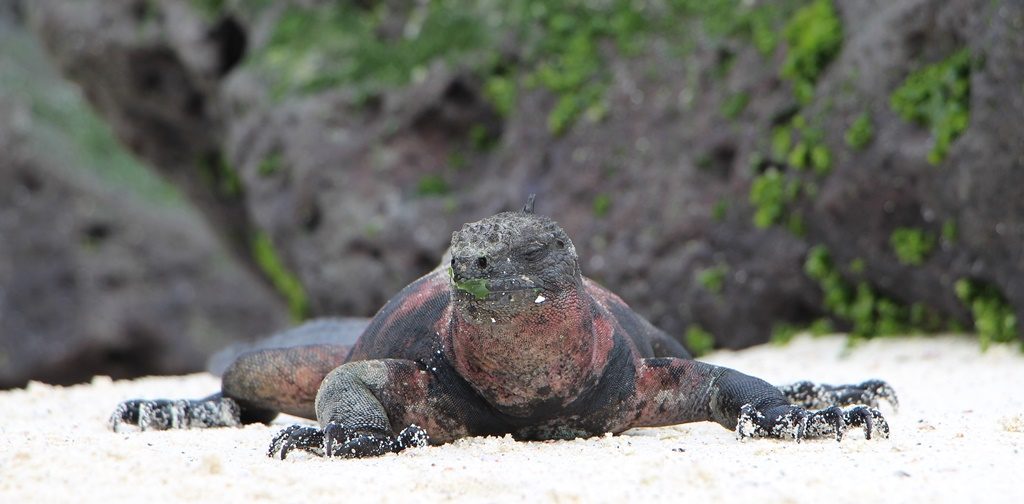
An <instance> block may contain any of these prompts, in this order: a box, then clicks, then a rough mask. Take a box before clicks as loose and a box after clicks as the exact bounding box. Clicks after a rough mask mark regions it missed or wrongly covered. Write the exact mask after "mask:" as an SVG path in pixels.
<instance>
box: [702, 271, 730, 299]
mask: <svg viewBox="0 0 1024 504" xmlns="http://www.w3.org/2000/svg"><path fill="white" fill-rule="evenodd" d="M728 274H729V268H728V267H726V266H723V265H718V266H713V267H710V268H707V269H703V270H701V271H699V272H697V283H699V284H700V285H701V286H702V287H704V289H705V290H707V291H708V292H711V293H714V294H718V293H720V292H722V287H724V286H725V277H726V275H728Z"/></svg>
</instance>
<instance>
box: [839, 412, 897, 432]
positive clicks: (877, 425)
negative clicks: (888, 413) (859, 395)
mask: <svg viewBox="0 0 1024 504" xmlns="http://www.w3.org/2000/svg"><path fill="white" fill-rule="evenodd" d="M843 419H844V420H845V421H846V424H847V425H849V426H850V427H862V426H863V427H864V437H865V438H866V439H871V436H872V435H874V434H875V433H877V434H878V435H879V436H881V437H882V438H883V439H887V438H888V437H889V422H886V421H885V417H883V416H882V413H881V412H880V411H878V410H877V409H875V408H869V407H867V406H857V407H854V408H850V409H848V410H846V411H844V412H843Z"/></svg>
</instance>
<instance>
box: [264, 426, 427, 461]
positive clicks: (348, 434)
mask: <svg viewBox="0 0 1024 504" xmlns="http://www.w3.org/2000/svg"><path fill="white" fill-rule="evenodd" d="M428 441H429V437H428V436H427V432H426V431H425V430H423V429H422V428H421V427H419V426H418V425H410V426H408V427H406V428H405V429H403V430H402V432H400V433H399V434H398V436H394V435H392V434H389V433H382V432H370V431H353V430H351V429H349V428H347V427H345V426H344V425H342V424H340V423H337V422H330V423H328V424H327V426H326V427H324V428H323V429H320V428H318V427H312V426H306V425H292V426H290V427H287V428H285V429H283V430H282V431H281V432H279V433H278V434H277V435H276V436H274V438H273V439H272V440H271V442H270V449H269V450H267V456H268V457H274V456H276V455H277V454H280V455H281V460H284V459H285V458H286V457H287V456H288V452H289V451H290V450H292V449H294V448H298V449H300V450H305V451H307V452H310V453H312V454H314V455H318V456H321V457H344V458H362V457H375V456H379V455H384V454H385V453H397V452H400V451H402V450H405V449H406V448H415V447H422V446H426V445H427V443H428Z"/></svg>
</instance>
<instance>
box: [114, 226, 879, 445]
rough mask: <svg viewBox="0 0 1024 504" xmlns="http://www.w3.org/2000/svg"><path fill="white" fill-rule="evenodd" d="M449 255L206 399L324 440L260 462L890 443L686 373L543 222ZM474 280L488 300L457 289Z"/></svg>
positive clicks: (752, 387)
mask: <svg viewBox="0 0 1024 504" xmlns="http://www.w3.org/2000/svg"><path fill="white" fill-rule="evenodd" d="M451 253H452V261H451V263H450V265H443V267H439V268H438V269H437V270H435V271H433V272H431V273H430V274H428V275H426V276H424V277H423V278H420V279H419V280H417V281H415V282H413V283H412V284H410V285H409V286H408V287H406V288H405V289H403V290H402V291H401V292H399V293H398V294H397V295H396V296H395V297H394V298H393V299H392V300H390V301H388V303H387V304H385V306H384V307H382V308H381V310H380V311H379V312H378V313H377V315H376V316H374V318H373V319H372V320H371V321H370V323H369V325H368V327H367V328H366V330H365V332H364V333H363V334H362V336H361V337H360V338H359V340H358V341H357V342H356V344H355V345H353V347H352V348H351V349H349V348H348V347H345V346H340V345H339V346H332V345H303V344H302V341H301V340H297V341H295V342H294V343H295V344H294V345H293V346H289V347H287V348H279V349H273V350H263V351H260V352H256V353H252V354H248V355H244V356H242V357H241V358H239V359H238V361H236V363H235V364H233V365H232V366H231V367H230V368H229V369H228V371H227V372H226V373H225V375H224V382H223V388H222V393H223V398H221V397H218V396H214V397H212V398H209V399H207V400H205V401H207V402H209V401H225V400H234V401H236V402H237V403H238V404H239V405H240V406H241V411H242V421H246V418H250V419H253V420H265V417H266V415H263V414H262V413H263V412H275V411H284V412H288V413H292V414H297V415H300V416H306V417H313V416H314V414H315V417H316V418H317V419H318V420H319V422H320V424H321V426H322V427H323V430H317V429H312V428H295V427H293V428H291V429H289V430H287V431H283V432H282V434H281V435H279V436H278V437H277V438H275V440H274V443H273V444H272V447H271V453H272V454H274V453H276V452H278V451H279V452H280V454H281V456H282V457H283V456H284V455H285V453H286V452H287V451H288V449H289V447H291V446H295V447H299V448H304V449H307V450H310V451H314V452H318V453H321V452H326V453H327V454H328V455H331V454H332V450H333V448H331V447H330V446H331V445H333V444H337V446H340V449H339V450H340V451H338V452H337V453H338V454H345V455H355V456H368V455H377V454H380V453H384V452H387V451H397V450H400V449H402V448H405V447H406V446H408V445H409V444H408V443H409V442H410V441H408V440H403V438H402V435H405V434H407V433H408V432H409V431H403V434H402V435H400V436H398V437H397V438H396V437H395V436H396V435H397V434H398V433H399V431H402V430H403V428H405V427H406V426H409V425H411V424H415V425H418V426H420V427H422V428H424V429H426V432H427V433H429V435H430V440H431V442H433V443H445V442H449V441H452V440H454V439H458V438H460V437H465V436H472V435H487V434H505V433H511V434H513V435H514V436H516V437H517V438H520V439H556V438H573V437H578V436H591V435H599V434H603V433H606V432H621V431H623V430H626V429H629V428H632V427H641V426H657V425H669V424H676V423H683V422H692V421H703V420H712V421H716V422H718V423H720V424H722V425H723V426H725V427H727V428H737V429H738V430H737V432H738V433H739V434H741V435H742V436H762V435H764V436H777V437H778V436H782V437H785V436H793V437H815V436H825V435H836V436H841V434H842V432H843V430H844V429H845V427H846V426H847V424H851V425H866V426H867V429H868V430H867V432H868V433H869V434H870V432H871V426H872V425H873V423H872V422H875V423H878V424H879V429H877V430H879V431H881V432H883V433H885V432H887V426H884V419H882V417H881V415H880V414H878V412H877V411H876V410H873V409H866V408H862V409H856V408H854V409H851V410H847V411H845V412H844V411H842V410H840V409H839V408H834V407H833V408H828V409H823V410H822V411H820V412H814V411H807V410H804V409H803V408H801V407H800V406H796V405H793V404H791V403H790V400H789V398H787V396H786V395H784V394H783V393H782V392H781V391H780V389H778V388H776V387H773V386H772V385H770V384H768V383H766V382H764V381H762V380H759V379H757V378H754V377H750V376H747V375H744V374H742V373H739V372H737V371H734V370H731V369H727V368H722V367H717V366H712V365H709V364H705V363H702V362H698V361H695V360H692V359H690V357H689V355H688V354H687V353H686V351H685V350H684V349H683V348H682V347H681V346H680V345H679V344H678V343H677V342H676V341H675V340H673V339H672V338H670V337H668V336H667V335H666V334H665V333H663V332H662V331H660V330H659V329H657V328H655V327H654V326H652V325H651V324H650V323H649V322H647V321H646V320H644V319H643V318H642V317H640V316H639V315H637V314H636V313H635V312H633V311H632V310H631V309H630V308H629V307H628V306H627V305H626V304H625V303H624V302H623V301H622V300H621V299H620V298H619V297H618V296H616V295H614V294H612V293H611V292H609V291H607V290H606V289H604V288H603V287H601V286H599V285H597V284H596V283H594V282H592V281H590V280H589V279H586V278H584V277H583V276H582V275H581V274H580V272H579V265H578V260H577V258H576V253H575V249H574V248H573V247H572V243H571V241H570V240H569V238H568V236H566V235H565V233H564V231H562V230H561V228H559V227H558V226H557V224H555V223H554V222H553V221H551V220H550V219H547V218H545V217H539V216H535V215H532V214H529V213H523V212H507V213H504V214H499V215H497V216H494V217H490V218H488V219H485V220H483V221H480V222H477V223H472V224H467V225H466V226H465V227H464V228H463V229H462V230H461V231H459V232H457V233H455V234H454V235H453V242H452V250H451ZM473 282H482V283H483V285H485V286H486V287H487V289H486V290H485V291H484V292H483V293H481V292H479V291H475V292H474V291H473V290H472V289H470V288H467V287H465V286H466V285H469V284H471V283H473ZM868 383H871V384H873V385H872V386H871V387H870V388H871V390H867V389H865V388H864V387H860V388H858V386H840V387H831V388H829V387H826V388H820V387H819V388H814V387H815V386H813V384H805V385H802V386H801V388H799V389H797V388H794V389H793V391H792V393H791V395H792V396H793V397H799V399H800V400H801V401H803V403H807V401H812V400H816V401H818V402H817V403H814V404H816V405H821V406H829V405H834V404H840V405H847V404H855V403H858V402H865V401H867V402H871V403H877V399H878V398H883V399H891V400H894V399H895V398H894V396H892V394H891V389H890V388H888V386H887V385H885V384H884V382H866V383H865V385H867V384H868ZM830 394H831V395H830ZM812 396H813V397H812ZM314 397H315V399H314ZM224 398H227V399H224ZM130 403H131V404H128V403H125V404H128V405H127V406H123V407H119V409H118V411H117V412H115V415H114V418H113V419H112V423H114V424H115V426H116V425H117V424H119V423H133V421H138V422H139V425H142V421H141V420H138V418H141V417H142V416H143V415H141V414H140V413H136V412H135V410H134V409H133V408H135V407H136V403H137V401H136V402H130ZM803 403H802V404H803ZM196 404H203V402H202V401H198V402H196ZM873 405H874V404H873ZM198 409H200V408H197V410H198ZM206 409H211V408H206ZM139 411H142V410H139ZM247 412H248V413H250V414H248V416H247ZM844 419H845V420H844ZM204 422H205V423H204V425H215V424H216V423H215V422H213V423H211V421H209V420H208V419H204ZM858 422H859V423H858ZM737 426H738V427H737ZM883 426H884V428H882V427H883ZM318 450H319V451H318Z"/></svg>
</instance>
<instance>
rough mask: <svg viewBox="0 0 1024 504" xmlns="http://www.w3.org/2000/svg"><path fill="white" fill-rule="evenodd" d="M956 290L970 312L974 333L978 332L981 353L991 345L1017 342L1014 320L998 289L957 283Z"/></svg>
mask: <svg viewBox="0 0 1024 504" xmlns="http://www.w3.org/2000/svg"><path fill="white" fill-rule="evenodd" d="M955 289H956V295H957V297H958V298H960V301H962V302H963V303H964V304H966V305H967V306H968V307H969V308H970V310H971V316H972V317H973V318H974V329H975V330H976V331H977V332H978V339H979V341H980V342H981V348H982V349H987V348H988V347H989V346H990V345H991V344H992V343H1009V342H1012V341H1014V340H1016V339H1017V338H1018V334H1017V316H1016V315H1015V314H1014V312H1013V307H1011V306H1010V304H1009V303H1007V301H1006V298H1005V297H1004V296H1003V294H1002V293H1001V292H999V289H998V288H996V287H995V286H993V285H990V284H986V283H982V282H978V281H972V280H968V279H960V280H957V282H956V284H955ZM1022 348H1024V347H1022Z"/></svg>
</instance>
